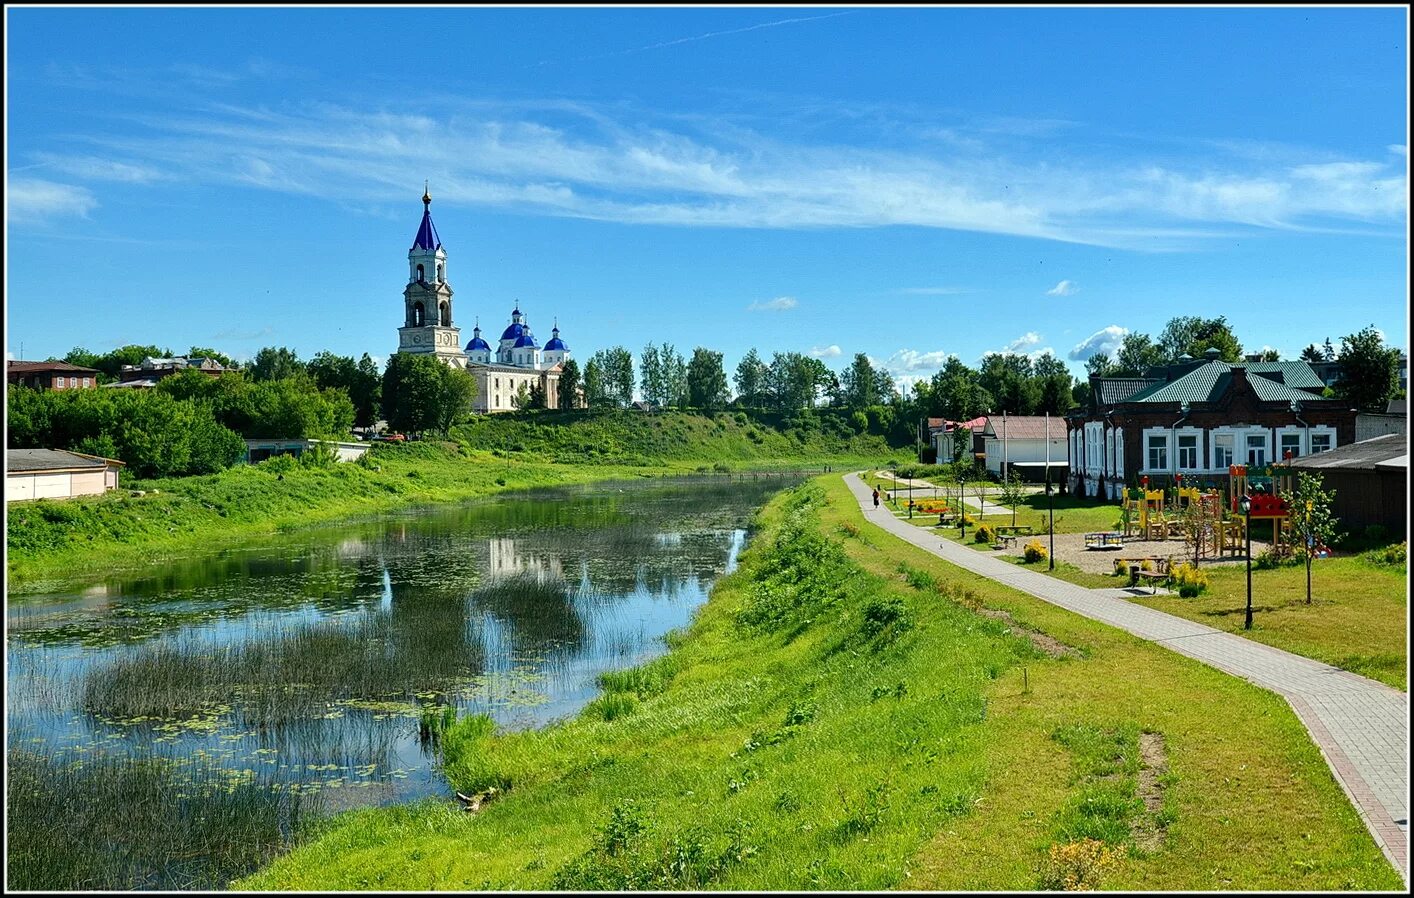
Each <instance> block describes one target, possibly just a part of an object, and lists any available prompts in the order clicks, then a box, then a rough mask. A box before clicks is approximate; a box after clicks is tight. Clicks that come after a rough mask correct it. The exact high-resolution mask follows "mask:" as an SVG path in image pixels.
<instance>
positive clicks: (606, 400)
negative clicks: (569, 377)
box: [584, 346, 633, 408]
mask: <svg viewBox="0 0 1414 898" xmlns="http://www.w3.org/2000/svg"><path fill="white" fill-rule="evenodd" d="M589 364H590V365H591V366H593V367H594V371H595V378H594V379H595V383H594V390H595V396H596V397H597V398H598V402H599V404H602V405H612V406H616V407H618V408H623V407H625V406H627V405H628V404H629V403H631V402H633V356H632V355H630V354H629V351H628V350H627V349H624V348H623V347H622V346H615V347H613V348H612V349H601V350H599V351H598V352H596V353H594V356H593V358H591V359H590V360H589ZM584 384H585V391H586V393H587V392H588V391H589V387H590V375H589V369H588V368H586V369H585V374H584ZM591 404H594V401H593V400H591Z"/></svg>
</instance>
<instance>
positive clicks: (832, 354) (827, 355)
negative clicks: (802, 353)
mask: <svg viewBox="0 0 1414 898" xmlns="http://www.w3.org/2000/svg"><path fill="white" fill-rule="evenodd" d="M843 351H844V350H842V349H840V348H839V347H838V346H836V345H835V344H833V343H831V344H830V345H829V346H826V347H824V348H821V347H819V346H816V347H815V348H814V349H812V350H810V354H811V355H813V356H815V358H817V359H837V358H839V357H840V355H841V354H842V353H843Z"/></svg>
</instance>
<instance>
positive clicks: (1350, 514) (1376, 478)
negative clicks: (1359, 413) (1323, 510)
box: [1291, 433, 1409, 534]
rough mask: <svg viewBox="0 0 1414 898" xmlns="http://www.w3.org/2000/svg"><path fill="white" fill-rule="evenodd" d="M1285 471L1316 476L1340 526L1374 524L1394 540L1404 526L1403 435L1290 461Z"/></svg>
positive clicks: (1405, 472)
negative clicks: (1328, 493) (1328, 494)
mask: <svg viewBox="0 0 1414 898" xmlns="http://www.w3.org/2000/svg"><path fill="white" fill-rule="evenodd" d="M1291 467H1292V468H1294V469H1295V470H1297V471H1306V472H1308V473H1312V474H1319V475H1321V483H1322V486H1323V487H1324V488H1325V489H1327V490H1335V498H1334V499H1333V500H1332V502H1331V511H1332V513H1333V514H1334V515H1335V516H1336V517H1337V518H1339V519H1340V523H1341V524H1342V526H1344V527H1346V528H1350V529H1360V528H1362V527H1368V526H1369V525H1371V524H1380V525H1382V526H1384V527H1387V528H1389V531H1390V532H1391V533H1394V534H1400V533H1405V532H1406V531H1407V528H1408V523H1409V435H1408V434H1407V433H1390V434H1385V435H1384V436H1378V437H1375V438H1374V439H1369V440H1362V441H1361V442H1358V443H1350V444H1348V445H1345V446H1340V447H1337V448H1335V449H1332V450H1331V451H1329V452H1318V453H1316V454H1315V455H1306V456H1302V457H1300V458H1296V459H1293V460H1292V462H1291Z"/></svg>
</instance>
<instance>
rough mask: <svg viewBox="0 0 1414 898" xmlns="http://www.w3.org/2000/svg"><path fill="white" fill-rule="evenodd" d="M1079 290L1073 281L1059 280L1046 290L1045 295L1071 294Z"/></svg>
mask: <svg viewBox="0 0 1414 898" xmlns="http://www.w3.org/2000/svg"><path fill="white" fill-rule="evenodd" d="M1079 290H1080V288H1079V287H1077V286H1076V285H1075V282H1074V281H1061V282H1060V283H1059V284H1056V285H1055V286H1054V287H1052V288H1051V289H1049V290H1047V291H1046V295H1047V296H1073V295H1074V294H1075V293H1076V292H1078V291H1079Z"/></svg>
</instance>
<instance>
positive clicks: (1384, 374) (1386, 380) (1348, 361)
mask: <svg viewBox="0 0 1414 898" xmlns="http://www.w3.org/2000/svg"><path fill="white" fill-rule="evenodd" d="M1337 361H1338V363H1339V365H1340V380H1339V382H1337V383H1336V385H1335V393H1336V396H1337V397H1339V398H1341V399H1343V400H1346V401H1347V402H1349V403H1351V404H1352V405H1354V406H1355V407H1356V408H1357V409H1361V410H1362V411H1379V412H1382V411H1384V410H1385V408H1386V407H1387V406H1388V404H1389V400H1390V399H1391V398H1393V397H1394V394H1395V393H1396V392H1397V391H1398V390H1399V350H1397V349H1392V348H1389V347H1386V346H1385V342H1384V337H1382V336H1381V335H1380V332H1379V331H1377V330H1375V327H1374V325H1370V326H1369V327H1367V328H1365V329H1364V330H1361V331H1358V332H1357V333H1353V334H1350V335H1349V336H1345V337H1341V338H1340V357H1339V358H1338V359H1337Z"/></svg>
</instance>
